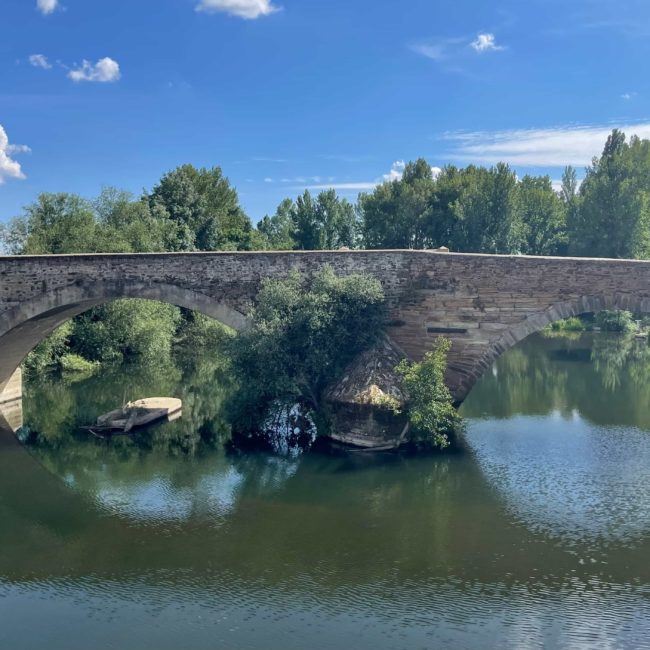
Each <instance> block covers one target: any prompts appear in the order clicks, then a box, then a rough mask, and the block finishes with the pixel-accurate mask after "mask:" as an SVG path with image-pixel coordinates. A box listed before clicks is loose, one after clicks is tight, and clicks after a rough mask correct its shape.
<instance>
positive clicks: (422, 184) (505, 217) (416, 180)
mask: <svg viewBox="0 0 650 650" xmlns="http://www.w3.org/2000/svg"><path fill="white" fill-rule="evenodd" d="M528 184H530V183H528ZM544 190H547V191H549V192H550V193H551V195H552V196H555V195H554V192H553V190H552V188H551V186H550V182H549V183H548V184H543V186H542V187H541V188H539V193H542V192H543V191H544ZM531 193H532V190H531V191H529V192H528V193H525V194H524V195H523V198H521V199H520V197H519V196H518V185H517V178H516V176H515V174H514V172H513V171H512V170H511V169H510V168H509V167H508V166H507V165H504V164H499V165H496V166H495V167H492V168H490V169H486V168H483V167H476V166H474V165H470V166H469V167H466V168H465V169H458V168H456V167H453V166H450V167H446V168H445V169H443V170H442V172H441V173H440V174H438V175H437V177H436V178H435V179H434V178H433V175H432V172H431V169H430V168H429V167H428V165H427V163H426V161H424V160H422V159H420V160H418V161H416V162H415V163H409V164H407V165H406V168H405V171H404V175H403V177H402V178H401V179H399V180H393V181H391V182H386V183H383V184H381V185H379V186H378V187H377V188H376V189H375V190H374V191H373V192H372V193H371V194H365V195H361V196H360V197H359V211H360V214H361V219H362V229H363V235H364V240H365V244H366V246H367V247H368V248H433V247H437V246H441V245H445V246H449V247H450V248H451V249H452V250H456V251H474V252H479V251H480V252H485V253H515V252H519V251H520V250H521V248H522V246H523V245H524V242H525V237H524V235H525V234H526V229H525V227H524V224H523V217H522V211H521V210H520V206H521V205H523V206H526V205H527V201H526V200H525V199H527V198H528V195H529V194H531ZM537 200H538V201H541V199H540V198H539V197H538V198H537ZM531 201H532V198H530V199H529V200H528V203H530V202H531ZM554 216H555V215H554ZM533 226H534V227H533ZM540 229H541V225H540V224H537V225H535V224H531V225H530V227H529V230H530V231H531V233H532V234H531V235H530V236H531V238H532V239H533V240H534V239H535V238H537V239H540V238H542V237H543V236H544V234H543V233H542V234H537V230H540ZM551 230H552V229H551Z"/></svg>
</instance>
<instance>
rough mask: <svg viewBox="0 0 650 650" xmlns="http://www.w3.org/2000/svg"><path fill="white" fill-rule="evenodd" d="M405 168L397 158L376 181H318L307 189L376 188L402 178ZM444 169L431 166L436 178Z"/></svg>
mask: <svg viewBox="0 0 650 650" xmlns="http://www.w3.org/2000/svg"><path fill="white" fill-rule="evenodd" d="M404 169H406V163H405V162H404V161H403V160H396V161H395V162H394V163H393V164H392V165H391V168H390V171H389V172H388V173H386V174H382V175H381V178H378V179H376V180H374V181H359V182H353V183H326V184H322V183H318V184H316V185H308V186H307V189H310V190H329V189H332V190H358V191H363V190H374V189H375V187H377V185H381V184H382V183H390V182H392V181H399V180H402V176H404ZM441 171H442V169H440V167H432V168H431V173H432V174H433V177H434V178H435V177H436V176H438V174H440V172H441ZM317 178H318V177H314V179H317Z"/></svg>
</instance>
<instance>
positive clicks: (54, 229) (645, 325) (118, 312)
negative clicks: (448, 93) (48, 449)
mask: <svg viewBox="0 0 650 650" xmlns="http://www.w3.org/2000/svg"><path fill="white" fill-rule="evenodd" d="M439 246H446V247H448V248H449V249H450V250H453V251H459V252H484V253H508V254H519V253H521V254H533V255H567V254H569V255H576V256H581V255H583V256H601V257H615V258H616V257H618V258H637V259H647V258H649V257H650V140H641V139H639V138H637V137H632V138H630V139H629V140H627V139H626V137H625V135H624V134H623V133H622V132H620V131H618V130H614V131H613V132H612V133H611V135H610V136H609V137H608V139H607V142H606V143H605V146H604V149H603V152H602V155H601V156H600V157H599V158H595V159H594V161H593V163H592V165H591V166H589V167H588V168H587V169H586V172H585V178H584V180H583V181H582V182H581V183H580V182H579V181H578V175H577V173H576V171H575V170H574V169H573V168H571V167H567V168H566V169H565V172H564V175H563V178H562V183H561V187H560V189H559V191H556V190H555V189H554V186H553V183H552V181H551V179H550V177H548V176H530V175H526V176H523V177H522V178H520V177H518V176H517V174H516V173H515V171H514V170H513V169H511V168H510V167H509V166H508V165H505V164H503V163H499V164H497V165H495V166H493V167H490V168H486V167H480V166H476V165H469V166H467V167H465V168H458V167H455V166H453V165H450V166H447V167H445V168H443V169H442V170H441V171H440V172H437V173H435V174H434V172H433V171H432V169H431V167H430V165H429V164H428V163H427V162H426V161H425V160H423V159H419V160H416V161H414V162H410V163H408V164H406V165H405V168H404V172H403V174H402V175H401V177H399V178H396V179H393V180H389V181H386V182H384V183H381V184H379V185H378V186H377V187H376V188H375V189H374V190H373V191H371V192H369V193H362V194H360V195H359V198H358V200H357V202H356V203H351V202H350V201H348V200H347V199H344V198H341V197H339V196H337V194H336V192H335V191H334V190H326V191H322V192H320V193H319V194H317V195H316V196H313V195H312V194H311V193H310V192H309V191H305V192H304V193H303V194H302V195H301V196H299V197H297V198H296V199H295V200H292V199H289V198H287V199H285V200H283V201H282V202H281V203H280V205H279V206H278V208H277V209H276V211H275V213H274V214H272V215H267V216H265V217H264V218H263V219H261V220H260V221H259V223H258V224H257V226H254V225H253V223H252V222H251V220H250V218H249V217H248V216H247V215H246V214H245V212H244V210H243V209H242V207H241V206H240V204H239V197H238V195H237V191H236V189H235V188H234V187H232V186H231V185H230V182H229V181H228V179H227V178H226V176H225V175H224V174H223V172H222V170H221V168H219V167H214V168H212V169H205V168H202V169H197V168H195V167H194V166H192V165H189V164H187V165H182V166H180V167H178V168H177V169H175V170H172V171H171V172H169V173H166V174H164V175H163V176H162V177H161V179H160V181H159V182H158V183H157V184H156V185H155V186H154V187H153V189H152V190H150V191H144V192H143V193H142V195H141V196H140V197H134V196H133V195H131V194H129V193H128V192H123V191H120V190H118V189H115V188H105V189H104V190H103V191H102V192H101V194H100V195H99V196H98V197H97V198H96V199H94V200H88V199H84V198H82V197H80V196H77V195H74V194H67V193H44V194H41V195H40V196H38V198H37V200H36V201H35V202H34V203H32V204H31V205H28V206H27V207H25V209H24V211H23V214H22V215H20V216H18V217H15V218H13V219H11V220H10V221H9V222H8V223H5V224H0V248H1V249H2V251H3V252H5V253H9V254H14V255H27V254H58V253H93V252H107V253H120V252H127V253H128V252H163V251H170V252H175V251H202V250H233V251H234V250H240V251H243V250H314V249H337V248H350V249H375V248H414V249H427V248H436V247H439ZM373 282H374V284H373ZM380 293H381V286H378V283H377V282H376V280H374V279H373V278H369V277H361V276H350V277H349V278H339V277H336V276H335V275H334V274H333V273H331V272H324V274H321V275H320V276H319V277H318V278H316V279H315V280H314V281H312V284H311V286H306V284H305V282H304V280H303V279H300V278H296V277H293V276H290V277H289V278H287V279H286V280H285V281H282V282H280V283H276V284H273V283H267V284H265V286H264V287H263V288H262V291H261V294H260V301H259V304H258V306H257V308H256V311H255V312H254V313H253V319H254V322H255V325H254V327H253V329H252V330H251V332H252V333H248V334H245V335H243V336H242V335H239V336H234V335H233V334H232V333H231V332H229V331H228V330H227V329H226V328H225V327H223V326H222V325H220V324H218V323H215V322H214V321H211V320H210V319H209V318H207V317H205V316H202V315H200V314H196V313H192V312H189V311H187V310H184V309H181V308H179V307H175V306H172V305H167V304H161V303H156V302H152V301H148V300H116V301H114V302H111V303H107V304H104V305H100V306H98V307H94V308H93V309H91V310H89V311H88V312H86V313H84V314H82V315H80V316H78V317H76V318H75V319H73V320H72V321H70V322H68V323H66V324H64V325H63V326H62V327H61V328H59V329H58V330H57V331H56V332H54V333H53V334H52V335H51V336H50V337H48V338H47V339H45V340H44V341H43V342H42V343H41V344H40V345H39V346H37V348H36V349H35V350H34V351H33V352H32V353H30V355H29V356H28V358H27V359H26V360H25V363H24V370H25V373H26V375H27V377H28V378H30V377H36V376H39V375H40V374H41V373H43V372H45V371H46V370H48V369H51V368H58V369H59V370H60V371H62V372H64V373H66V374H67V375H73V374H74V375H77V376H80V377H82V376H87V375H89V374H92V373H93V372H96V371H97V369H98V368H99V367H100V365H101V364H111V365H115V364H120V363H126V362H135V363H147V362H149V361H151V360H158V361H159V360H164V359H169V358H170V357H171V355H173V354H174V351H175V350H178V349H180V348H182V346H183V345H187V346H191V347H192V348H194V349H197V348H204V349H205V350H206V351H207V350H210V349H213V348H217V347H220V346H221V347H223V346H225V347H226V348H227V349H228V352H229V355H230V357H231V362H230V363H231V368H232V372H233V374H234V375H236V376H237V377H238V383H239V385H240V387H241V388H240V395H239V396H238V397H237V398H236V399H235V400H234V404H235V405H234V407H233V412H234V416H233V417H234V420H235V421H236V422H237V427H238V428H240V429H241V430H242V431H246V430H250V428H251V426H252V425H251V422H250V418H251V416H254V417H255V418H256V419H257V420H259V419H260V417H261V415H260V408H267V407H268V405H269V404H271V403H273V402H276V401H277V400H278V399H281V400H283V401H284V402H286V401H287V400H290V399H296V400H298V401H301V402H302V403H303V404H305V405H306V406H307V407H309V408H312V409H318V408H320V406H321V405H320V401H321V397H322V392H323V390H324V388H325V386H326V385H327V383H328V382H332V381H335V380H336V377H337V373H340V372H342V368H343V367H344V362H349V361H351V359H352V358H353V357H354V356H355V355H356V354H358V353H359V352H361V351H363V350H364V349H367V347H368V346H370V345H372V343H373V341H376V340H377V338H378V337H379V336H380V335H381V322H380V321H381V317H380V313H381V309H380V308H379V305H380V304H381V303H382V302H383V295H381V296H380ZM369 315H370V325H368V321H367V320H366V323H365V326H364V318H367V317H369ZM596 328H599V329H600V330H602V331H620V332H635V333H637V334H639V335H643V334H647V332H648V329H649V328H650V321H649V320H648V319H642V318H640V317H635V316H633V315H631V314H628V313H627V312H617V313H610V312H603V313H602V314H598V315H596V316H594V317H593V318H592V319H591V320H590V319H589V318H588V317H587V318H582V317H581V318H578V319H576V318H572V319H568V320H566V321H561V322H558V323H554V324H552V325H551V326H550V327H549V328H546V329H545V330H544V335H547V336H553V335H569V334H573V335H575V334H576V333H579V332H581V331H584V330H588V329H596ZM297 342H299V343H297ZM445 345H446V343H445V342H444V340H442V341H441V343H440V344H439V346H438V347H436V348H435V349H434V350H433V351H432V352H431V353H430V355H427V357H426V358H425V359H424V360H423V361H422V362H421V363H420V364H410V365H409V364H406V363H405V364H400V367H399V371H398V372H399V374H400V376H401V378H402V381H403V383H404V385H406V386H410V389H409V392H410V396H409V398H408V399H406V400H405V403H404V404H401V405H400V408H405V409H407V410H410V415H409V417H410V418H411V424H412V425H413V428H414V430H416V431H417V430H419V429H424V430H427V431H428V432H429V438H428V440H429V442H433V444H434V445H437V446H439V447H444V446H446V444H448V441H449V435H448V433H449V432H450V431H451V430H452V429H454V428H455V427H456V426H458V425H459V423H460V421H459V420H456V419H455V418H456V415H457V414H456V412H455V411H453V413H452V411H450V410H449V408H448V404H449V403H450V400H449V399H448V391H447V394H445V390H447V389H446V386H445V385H444V379H441V378H443V377H444V369H445V367H446V366H445V364H446V351H445ZM418 382H420V383H421V384H422V386H424V384H425V382H429V383H430V384H431V385H429V386H428V388H426V389H423V392H422V393H420V388H421V386H419V385H418ZM431 382H433V383H431ZM252 404H254V405H255V408H252V407H251V405H252ZM238 405H239V406H238ZM260 405H261V406H260ZM384 406H386V407H387V408H389V409H393V410H398V409H397V407H396V405H395V404H393V403H392V402H391V403H387V404H386V405H384ZM238 408H239V414H237V413H236V411H237V409H238ZM244 416H245V417H244ZM246 417H248V419H249V422H246ZM432 422H436V426H435V429H436V430H437V432H436V430H434V428H432V424H431V423H432ZM452 425H453V426H452ZM432 432H433V433H432ZM424 438H425V439H426V438H427V436H426V435H425V436H424Z"/></svg>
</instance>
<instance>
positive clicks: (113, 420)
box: [87, 397, 183, 433]
mask: <svg viewBox="0 0 650 650" xmlns="http://www.w3.org/2000/svg"><path fill="white" fill-rule="evenodd" d="M182 407H183V402H181V400H179V399H176V398H174V397H149V398H146V399H139V400H136V401H134V402H127V404H125V405H124V406H123V407H122V408H119V409H115V410H113V411H110V412H108V413H105V414H104V415H100V416H99V417H98V418H97V422H96V424H94V425H93V426H91V427H87V428H88V429H90V431H93V432H99V431H116V432H117V431H121V432H123V433H129V432H130V431H131V430H132V429H134V428H135V427H142V426H144V425H146V424H149V423H151V422H155V421H156V420H161V419H163V418H168V419H176V418H177V417H179V416H180V412H181V408H182Z"/></svg>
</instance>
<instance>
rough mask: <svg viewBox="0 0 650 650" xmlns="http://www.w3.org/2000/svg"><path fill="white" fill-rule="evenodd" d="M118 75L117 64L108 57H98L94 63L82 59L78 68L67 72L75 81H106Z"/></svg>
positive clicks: (118, 76)
mask: <svg viewBox="0 0 650 650" xmlns="http://www.w3.org/2000/svg"><path fill="white" fill-rule="evenodd" d="M120 76H121V74H120V66H119V64H118V63H117V61H113V59H111V58H109V57H105V58H103V59H100V60H99V61H97V63H95V64H92V63H91V62H90V61H86V60H84V61H83V63H82V64H81V67H80V68H77V69H76V70H70V72H68V77H69V78H70V79H72V81H75V82H78V81H97V82H99V83H107V82H111V81H117V80H118V79H119V78H120Z"/></svg>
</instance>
